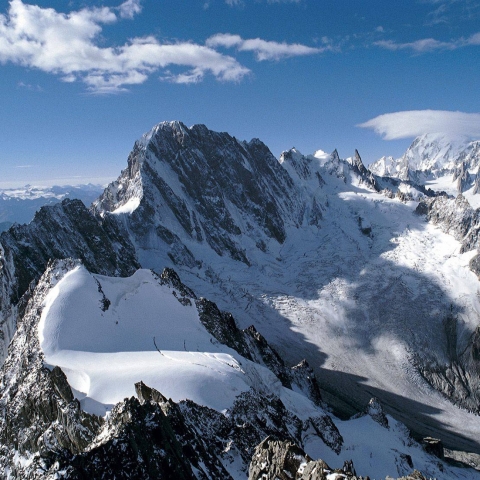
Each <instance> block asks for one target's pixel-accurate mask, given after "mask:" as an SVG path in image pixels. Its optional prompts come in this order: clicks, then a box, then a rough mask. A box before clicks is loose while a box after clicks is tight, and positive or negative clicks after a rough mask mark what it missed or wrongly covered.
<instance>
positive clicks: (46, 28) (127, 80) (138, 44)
mask: <svg viewBox="0 0 480 480" xmlns="http://www.w3.org/2000/svg"><path fill="white" fill-rule="evenodd" d="M140 11H141V5H140V1H139V0H126V1H125V2H124V3H122V4H121V5H120V6H119V7H102V8H84V9H82V10H78V11H73V12H70V13H68V14H64V13H59V12H57V11H56V10H54V9H52V8H42V7H39V6H37V5H29V4H25V3H23V2H22V0H11V1H10V7H9V10H8V13H7V14H6V15H0V63H14V64H17V65H22V66H25V67H30V68H37V69H39V70H42V71H44V72H47V73H53V74H56V75H59V76H60V78H61V80H63V81H65V82H74V81H82V82H84V83H85V84H86V85H87V87H88V89H89V90H91V91H93V92H96V93H110V92H118V91H122V90H124V89H125V88H126V87H128V86H130V85H135V84H140V83H143V82H145V81H146V80H147V78H149V76H150V75H151V74H152V73H154V72H156V71H158V70H160V69H165V68H167V67H169V66H180V67H185V68H186V72H183V73H181V74H179V75H169V76H168V77H164V78H167V79H168V80H169V81H172V82H178V83H192V82H198V81H200V80H201V79H203V77H204V76H205V75H206V74H207V73H209V74H212V75H213V76H214V77H216V78H217V79H218V80H221V81H238V80H240V79H242V78H243V77H244V76H245V75H247V74H248V73H249V69H248V68H246V67H244V66H242V65H241V64H240V63H238V62H237V60H236V59H234V58H233V57H230V56H227V55H223V54H221V53H219V52H217V51H216V50H214V49H213V48H211V47H209V46H204V45H198V44H195V43H191V42H177V43H172V44H165V43H163V44H162V43H160V42H159V41H158V40H157V39H156V38H155V37H153V36H148V37H143V38H134V39H132V40H130V41H129V42H127V43H126V44H124V45H122V46H118V47H103V46H100V45H99V43H100V42H99V36H100V33H101V32H102V25H105V24H113V23H115V22H117V21H118V20H119V19H120V18H132V17H133V16H134V15H136V14H138V13H140Z"/></svg>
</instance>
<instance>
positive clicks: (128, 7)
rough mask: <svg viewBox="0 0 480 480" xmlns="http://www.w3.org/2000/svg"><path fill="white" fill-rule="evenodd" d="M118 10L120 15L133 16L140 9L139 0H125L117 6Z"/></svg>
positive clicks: (124, 16)
mask: <svg viewBox="0 0 480 480" xmlns="http://www.w3.org/2000/svg"><path fill="white" fill-rule="evenodd" d="M118 10H119V11H120V17H122V18H133V17H134V16H135V15H137V14H139V13H140V12H141V11H142V6H141V5H140V0H127V1H126V2H123V3H122V4H121V5H120V7H118Z"/></svg>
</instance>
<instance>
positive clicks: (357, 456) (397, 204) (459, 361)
mask: <svg viewBox="0 0 480 480" xmlns="http://www.w3.org/2000/svg"><path fill="white" fill-rule="evenodd" d="M432 148H433V147H432ZM419 149H420V147H418V149H417V150H419ZM419 151H420V150H419ZM472 151H473V150H472ZM425 158H426V157H425ZM465 158H467V157H465ZM469 158H470V157H469ZM472 158H473V157H472ZM465 162H466V163H465V167H463V170H462V169H461V168H460V169H458V171H456V175H457V177H458V178H457V181H458V180H460V182H461V183H462V182H466V181H467V172H468V168H470V165H471V164H472V163H471V162H470V163H468V161H467V160H465ZM467 163H468V165H469V167H467ZM417 180H418V179H417ZM429 187H430V185H427V186H425V185H419V184H418V183H417V182H416V180H412V179H411V178H408V179H402V178H399V177H398V176H397V177H396V178H389V177H385V176H379V175H377V174H375V173H372V171H370V170H368V169H367V168H366V167H365V166H364V164H363V162H362V160H361V157H360V154H359V153H358V152H355V154H354V156H353V157H352V158H350V159H346V160H343V159H341V158H340V157H339V155H338V152H337V151H334V152H333V153H332V154H325V153H324V152H322V151H317V152H316V153H315V154H314V155H306V156H305V155H302V154H301V153H300V152H298V151H297V150H295V149H292V150H289V151H287V152H284V153H283V154H282V156H281V158H280V161H278V160H277V159H275V158H274V157H273V155H272V154H271V152H270V151H269V150H268V148H267V147H266V146H265V145H264V144H263V143H262V142H261V141H259V140H252V141H250V142H244V141H239V140H237V139H235V138H234V137H231V136H230V135H228V134H227V133H217V132H212V131H210V130H208V129H207V128H206V127H205V126H203V125H197V126H194V127H191V128H188V127H186V126H185V125H183V124H182V123H180V122H165V123H161V124H159V125H157V126H156V127H154V128H153V129H152V130H151V131H150V132H149V133H147V134H146V135H144V136H143V137H142V138H141V139H140V140H139V141H137V142H136V144H135V146H134V148H133V151H132V153H131V154H130V156H129V158H128V164H127V168H126V169H125V170H124V171H122V173H121V175H120V176H119V178H118V180H117V181H115V182H113V183H112V184H111V185H109V186H108V187H107V188H106V190H105V191H104V193H103V194H102V195H101V196H100V197H99V198H98V200H97V201H95V202H94V204H93V205H92V207H91V208H90V210H88V209H87V208H86V207H85V206H84V205H83V204H82V203H81V202H79V201H75V200H64V201H63V202H62V203H60V204H58V205H55V206H51V207H44V208H43V209H41V210H40V211H39V212H38V213H37V215H36V216H35V218H34V220H33V221H32V222H31V223H30V224H29V225H24V226H14V227H12V228H11V229H10V230H9V231H7V232H4V233H3V234H2V235H1V236H0V246H1V250H0V262H1V274H0V275H1V276H0V281H1V288H2V289H1V297H0V299H1V319H2V320H1V321H2V331H3V338H2V340H3V345H4V354H5V356H6V355H7V346H8V345H9V344H10V340H12V338H13V340H12V343H11V344H10V348H9V350H8V357H7V360H6V362H5V365H4V368H3V370H2V379H3V380H2V383H1V384H0V385H1V390H0V399H1V400H0V401H1V402H3V403H2V404H1V405H2V407H1V408H2V409H3V410H2V412H3V413H2V415H1V416H0V419H2V418H3V421H4V422H5V432H7V433H6V434H5V436H4V438H3V439H2V444H4V445H5V448H4V449H3V453H2V457H1V462H2V463H1V465H3V468H4V472H6V473H5V475H7V473H8V475H11V476H12V478H15V475H17V476H20V477H21V478H50V477H51V478H54V476H55V475H56V474H59V472H61V471H63V470H65V471H67V472H68V478H85V476H87V477H92V476H93V477H95V478H111V477H112V475H113V474H115V475H119V474H120V473H119V472H122V471H126V470H129V469H130V470H131V471H132V472H134V473H132V475H134V476H133V477H132V478H138V477H139V476H140V477H142V476H143V478H150V477H151V478H155V475H156V476H159V475H167V473H166V472H167V471H166V470H165V468H166V467H165V462H164V460H162V458H164V459H165V458H167V459H169V460H165V461H166V462H167V463H168V462H176V463H177V464H178V465H180V466H181V468H180V470H181V471H182V472H184V476H185V478H229V477H228V476H227V475H230V476H231V477H232V478H235V479H236V478H246V475H247V470H248V464H249V462H250V459H251V455H252V454H253V452H254V448H255V446H256V445H257V444H259V443H260V442H261V441H262V440H264V438H265V437H266V436H267V435H272V436H274V437H275V438H278V439H279V440H282V441H284V440H288V441H290V442H291V443H292V444H295V445H298V448H302V449H303V450H304V451H305V452H306V453H307V454H308V455H309V456H310V457H311V458H313V459H318V458H321V459H322V460H323V461H324V462H326V464H328V465H333V466H338V465H339V464H340V465H341V464H342V463H343V461H344V460H347V459H348V458H346V456H348V457H349V458H353V459H354V463H355V467H356V469H357V470H358V472H363V474H369V475H375V476H377V477H382V476H385V475H387V474H390V475H392V474H393V475H399V476H401V475H407V474H408V473H409V472H411V471H412V470H413V468H417V467H418V468H420V469H421V470H422V471H423V472H424V473H426V472H429V473H428V475H429V476H432V477H436V478H477V476H478V475H477V474H476V473H475V472H472V471H470V470H465V471H463V472H464V475H463V477H462V473H459V471H458V470H448V468H449V467H447V466H446V464H443V463H442V464H441V465H442V467H441V468H444V469H445V470H444V471H445V473H444V474H442V472H440V470H439V468H440V467H438V461H437V460H432V458H431V457H430V456H429V455H428V454H426V453H424V452H423V450H421V448H420V447H419V446H418V444H416V443H415V441H414V440H412V439H411V438H410V436H409V435H408V432H407V431H406V428H405V426H403V425H402V424H401V423H399V421H401V422H403V423H405V424H406V425H407V426H408V427H409V428H410V429H412V430H413V432H414V434H415V435H416V436H417V438H419V437H422V436H427V435H428V436H433V437H439V438H441V439H442V440H443V442H444V444H445V445H446V446H447V447H450V448H454V449H460V450H466V451H473V452H478V451H480V447H479V445H478V443H477V441H478V440H477V439H478V434H479V433H480V422H479V420H478V411H479V409H480V407H479V398H480V393H479V388H480V383H479V382H478V372H479V371H480V370H479V365H480V363H479V362H480V356H479V355H478V343H479V341H478V313H477V312H479V311H480V306H479V303H478V296H477V291H478V277H477V274H478V272H479V271H480V268H479V267H478V263H479V262H478V257H477V256H476V253H477V252H476V249H477V248H478V240H477V226H476V225H477V223H478V222H477V219H476V211H475V210H474V209H472V208H471V207H470V205H469V203H468V201H467V200H466V199H465V198H463V197H459V198H458V199H457V200H455V199H453V198H449V197H448V196H442V195H438V194H437V193H436V192H433V191H432V190H431V189H429ZM65 258H75V259H78V261H77V260H75V261H72V260H69V261H66V263H65V262H64V263H61V262H60V263H54V264H51V263H50V264H49V260H50V259H58V260H61V259H65ZM139 268H142V269H144V270H139ZM46 269H47V272H46V273H45V274H44V272H45V270H46ZM175 272H178V275H177V274H176V273H175ZM180 278H181V279H182V281H180ZM186 285H188V287H187V286H186ZM149 289H150V290H149ZM162 292H163V293H162ZM194 292H195V293H194ZM206 298H210V299H212V300H214V302H215V303H213V302H212V301H209V300H206ZM154 299H155V300H154ZM155 302H157V303H155ZM167 307H168V308H167ZM178 309H180V310H178ZM140 312H141V313H140ZM148 312H150V313H148ZM175 312H177V313H175ZM178 312H183V313H181V314H180V313H178ZM186 312H190V313H188V314H187V313H186ZM226 312H231V313H226ZM147 313H148V314H147ZM162 315H163V316H162ZM140 317H141V318H140ZM189 318H190V320H191V323H188V322H187V320H188V319H189ZM145 319H147V320H145ZM148 319H150V320H148ZM234 319H235V320H234ZM47 320H48V321H47ZM116 322H117V323H116ZM145 322H146V323H145ZM185 322H187V323H185ZM237 325H238V327H237ZM87 326H88V328H87ZM45 328H46V330H45ZM15 332H16V333H15ZM260 332H261V333H260ZM14 335H15V336H14ZM45 342H46V343H45ZM126 353H128V355H127V356H126V357H125V356H124V355H125V354H126ZM142 359H143V360H142ZM303 359H306V361H303ZM125 362H127V363H128V368H127V363H125ZM169 362H170V363H169ZM172 362H173V363H172ZM157 363H158V365H157ZM152 365H156V367H155V368H154V367H152ZM162 365H163V367H162ZM292 365H295V367H293V368H291V367H290V366H292ZM56 367H57V368H56ZM177 369H178V371H179V372H182V374H181V375H180V376H179V378H178V379H175V378H172V372H174V371H175V370H177ZM62 372H63V373H62ZM121 372H130V373H129V374H126V373H121ZM207 372H208V375H207ZM212 372H213V373H212ZM205 375H206V376H205ZM219 378H224V379H226V380H225V381H226V384H224V385H227V386H228V388H223V389H219V387H218V383H216V382H218V381H219ZM187 379H188V381H187ZM202 379H203V380H202ZM205 379H208V381H207V380H205ZM111 381H114V384H115V385H116V386H115V387H113V386H112V383H109V382H111ZM141 381H143V383H140V382H141ZM209 382H213V383H209ZM35 385H39V388H38V389H36V390H35V388H34V387H35ZM135 385H136V386H135ZM172 385H174V386H176V387H175V388H174V389H173V390H172V389H171V388H172ZM202 385H215V387H212V388H202ZM32 389H33V390H35V391H36V393H35V395H34V396H33V397H32V398H35V401H34V402H32V401H30V400H29V398H30V390H32ZM169 389H170V390H169ZM219 391H221V392H223V393H222V394H221V395H220V394H217V393H218V392H219ZM216 392H217V393H216ZM125 397H127V398H128V400H124V398H125ZM168 397H171V398H170V399H168V400H167V398H168ZM372 397H376V398H378V403H374V404H372V405H370V407H369V408H368V409H367V415H363V416H360V417H355V418H354V419H352V420H351V421H348V422H341V421H340V420H338V419H337V418H335V417H334V416H332V415H331V414H329V412H327V411H325V404H324V403H323V402H327V403H329V404H330V405H331V406H332V407H333V409H334V412H336V413H339V414H341V415H342V418H346V417H350V416H351V415H353V414H356V413H358V412H359V411H363V410H364V409H365V405H367V404H368V403H369V401H370V399H371V398H372ZM187 399H188V400H187ZM222 402H223V403H222ZM378 405H382V406H383V409H384V411H385V413H383V410H382V411H380V409H379V407H378ZM389 414H393V415H394V416H395V419H393V418H392V417H390V416H389ZM152 418H155V419H156V420H155V421H151V419H152ZM372 422H373V423H372ZM36 424H38V425H39V427H38V428H36V427H35V428H34V425H36ZM144 431H145V432H147V433H148V434H147V435H146V438H147V440H141V434H140V432H144ZM358 432H364V433H365V432H367V433H366V434H362V435H360V438H359V436H358ZM379 438H381V439H382V442H381V444H382V448H381V449H380V451H379V443H378V439H379ZM165 442H167V443H168V444H169V445H170V446H171V449H170V450H169V451H168V452H167V454H166V455H165V456H164V457H162V455H163V454H161V450H162V447H161V445H164V444H165ZM132 445H137V447H138V452H140V454H139V455H137V453H136V452H137V450H135V448H137V447H135V448H134V447H132ZM188 445H193V450H192V449H190V450H189V448H188ZM212 445H215V448H214V452H213V453H210V451H211V449H212ZM359 445H361V447H360V446H359ZM207 447H208V448H207ZM132 448H133V450H132ZM275 448H276V447H275ZM279 448H280V447H279ZM282 448H283V447H282ZM120 451H122V452H127V453H128V454H125V455H124V456H123V457H122V460H121V461H119V463H118V464H115V465H112V464H111V462H109V461H108V459H109V458H118V457H119V452H120ZM365 452H368V453H365ZM374 452H379V453H378V457H376V460H375V461H370V460H368V458H370V457H369V455H370V454H371V455H377V454H376V453H374ZM157 454H161V455H160V457H161V458H160V457H159V458H157V456H158V455H157ZM19 455H20V457H21V460H18V459H19V458H20V457H19ZM339 455H340V457H341V461H340V462H338V460H339V458H340V457H339ZM425 455H426V456H425ZM139 458H140V459H142V461H140V460H138V459H139ZM150 458H154V460H152V461H151V462H150V460H148V461H147V459H150ZM408 458H410V460H408ZM173 459H175V460H173ZM412 459H413V460H412ZM162 462H163V463H162ZM170 464H171V463H170ZM411 464H413V466H414V467H412V465H411ZM39 465H40V466H41V468H43V470H44V471H45V472H48V474H47V473H45V474H38V475H37V474H36V473H34V472H35V471H37V470H36V469H37V467H38V468H40V467H39ZM107 465H109V466H107ZM435 465H437V466H435ZM109 468H110V470H108V469H109ZM15 469H16V470H15ZM55 469H57V470H55ZM95 469H97V470H95ZM272 471H273V470H272ZM9 472H14V473H9ZM159 472H160V473H159ZM172 472H173V470H172ZM191 472H193V473H191ZM199 472H200V473H199ZM202 472H203V473H202ZM460 472H462V471H460ZM191 474H192V475H194V477H191V476H189V475H191ZM265 474H267V473H265ZM35 475H37V476H35ZM41 475H44V476H41ZM48 475H50V477H49V476H48ZM109 475H110V476H109ZM135 475H136V477H135ZM172 475H173V473H172ZM178 475H180V474H178ZM203 475H204V476H203ZM29 476H30V477H29ZM82 476H83V477H82ZM149 476H150V477H149ZM125 478H128V477H125ZM162 478H163V477H162ZM165 478H169V477H167V476H165ZM175 478H183V477H175Z"/></svg>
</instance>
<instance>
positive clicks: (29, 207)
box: [0, 184, 103, 232]
mask: <svg viewBox="0 0 480 480" xmlns="http://www.w3.org/2000/svg"><path fill="white" fill-rule="evenodd" d="M102 191H103V188H102V187H101V186H100V185H92V184H88V185H75V186H68V185H66V186H54V187H36V186H32V185H25V186H24V187H21V188H6V189H0V232H3V231H5V230H8V229H9V228H10V227H11V226H12V225H13V223H14V222H16V223H20V224H21V223H28V222H30V221H31V220H32V219H33V216H34V215H35V212H36V211H37V210H39V209H40V207H43V206H44V205H54V204H55V203H59V202H61V201H62V200H64V199H65V198H77V199H79V200H81V201H82V202H83V203H85V204H86V205H90V204H91V203H92V202H93V201H94V200H95V199H96V198H97V197H98V196H99V195H100V194H101V193H102Z"/></svg>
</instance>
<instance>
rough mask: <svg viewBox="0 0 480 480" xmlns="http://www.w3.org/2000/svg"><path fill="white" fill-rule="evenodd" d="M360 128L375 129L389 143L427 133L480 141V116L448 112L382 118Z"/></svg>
mask: <svg viewBox="0 0 480 480" xmlns="http://www.w3.org/2000/svg"><path fill="white" fill-rule="evenodd" d="M357 127H361V128H371V129H372V130H374V131H375V133H377V134H378V135H381V136H382V137H383V138H384V139H385V140H396V139H400V138H413V137H417V136H419V135H423V134H424V133H446V134H450V135H465V136H468V137H472V138H477V139H480V114H479V113H464V112H450V111H444V110H412V111H405V112H394V113H386V114H384V115H379V116H378V117H375V118H372V119H371V120H368V121H367V122H365V123H361V124H359V125H357Z"/></svg>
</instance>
